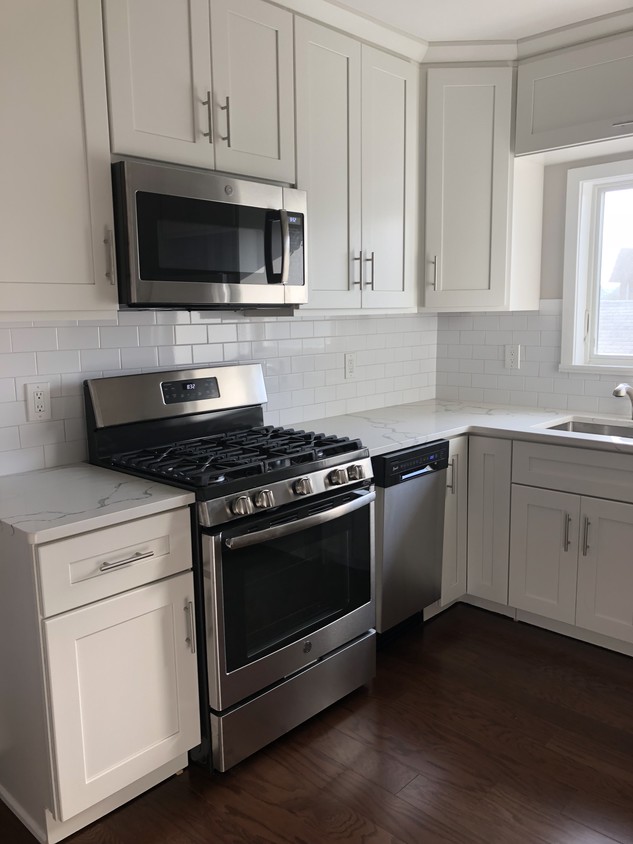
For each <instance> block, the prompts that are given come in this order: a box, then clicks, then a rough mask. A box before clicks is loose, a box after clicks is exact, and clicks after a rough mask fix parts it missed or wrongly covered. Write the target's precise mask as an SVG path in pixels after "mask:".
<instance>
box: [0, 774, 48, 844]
mask: <svg viewBox="0 0 633 844" xmlns="http://www.w3.org/2000/svg"><path fill="white" fill-rule="evenodd" d="M0 800H2V802H3V803H5V804H6V805H7V806H8V807H9V809H11V811H12V812H13V814H14V815H15V816H16V818H17V819H18V820H19V821H20V822H21V823H23V824H24V826H25V827H26V828H27V829H28V831H29V832H30V833H31V835H34V836H35V838H37V840H38V841H41V842H42V844H46V841H47V836H46V831H45V829H44V827H42V826H40V825H39V824H38V823H37V822H36V821H35V820H33V818H32V817H31V815H29V814H28V813H27V812H26V811H25V809H23V808H22V806H21V805H20V804H19V803H18V802H17V801H16V800H14V799H13V797H12V795H11V794H9V792H8V791H7V790H6V788H4V786H3V785H2V784H0Z"/></svg>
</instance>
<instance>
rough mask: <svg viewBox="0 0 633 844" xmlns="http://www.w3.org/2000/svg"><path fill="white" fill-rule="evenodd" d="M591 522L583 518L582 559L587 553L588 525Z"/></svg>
mask: <svg viewBox="0 0 633 844" xmlns="http://www.w3.org/2000/svg"><path fill="white" fill-rule="evenodd" d="M590 524H591V522H590V521H589V518H588V517H587V516H585V520H584V527H583V534H582V555H583V557H586V556H587V552H588V551H589V525H590Z"/></svg>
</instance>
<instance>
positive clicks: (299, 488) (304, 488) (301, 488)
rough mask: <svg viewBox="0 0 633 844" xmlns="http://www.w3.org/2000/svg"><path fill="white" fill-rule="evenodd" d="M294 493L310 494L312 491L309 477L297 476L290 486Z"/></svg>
mask: <svg viewBox="0 0 633 844" xmlns="http://www.w3.org/2000/svg"><path fill="white" fill-rule="evenodd" d="M292 488H293V489H294V491H295V495H311V494H312V493H313V492H314V489H313V487H312V481H311V480H310V478H299V479H298V480H296V481H295V482H294V485H293V487H292Z"/></svg>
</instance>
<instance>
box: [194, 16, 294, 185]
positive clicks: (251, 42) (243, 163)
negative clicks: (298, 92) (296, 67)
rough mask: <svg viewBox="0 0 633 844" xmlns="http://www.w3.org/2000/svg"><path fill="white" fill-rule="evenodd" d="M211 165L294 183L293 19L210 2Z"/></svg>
mask: <svg viewBox="0 0 633 844" xmlns="http://www.w3.org/2000/svg"><path fill="white" fill-rule="evenodd" d="M211 50H212V56H213V85H214V91H215V98H214V122H215V127H214V131H215V134H214V142H215V166H216V168H217V169H218V170H224V171H228V172H231V173H243V174H246V175H250V176H256V177H259V178H262V179H274V180H277V181H281V182H293V183H294V181H295V146H294V84H293V49H292V14H291V13H290V12H289V11H286V10H285V9H280V8H278V7H276V6H271V5H269V4H268V3H264V2H262V0H212V2H211Z"/></svg>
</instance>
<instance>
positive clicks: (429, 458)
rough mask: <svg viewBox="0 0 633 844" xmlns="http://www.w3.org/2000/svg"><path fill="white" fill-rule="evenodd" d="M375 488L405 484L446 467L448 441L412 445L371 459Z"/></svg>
mask: <svg viewBox="0 0 633 844" xmlns="http://www.w3.org/2000/svg"><path fill="white" fill-rule="evenodd" d="M372 465H373V469H374V476H375V481H376V486H380V487H389V486H395V484H401V483H405V482H406V481H408V480H411V479H413V478H416V477H419V476H420V475H424V474H427V473H429V472H438V471H441V470H442V469H446V467H447V466H448V440H436V441H435V442H432V443H425V444H424V445H414V446H412V447H411V448H403V449H400V450H399V451H391V452H389V453H388V454H381V455H380V456H378V457H374V458H372Z"/></svg>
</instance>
